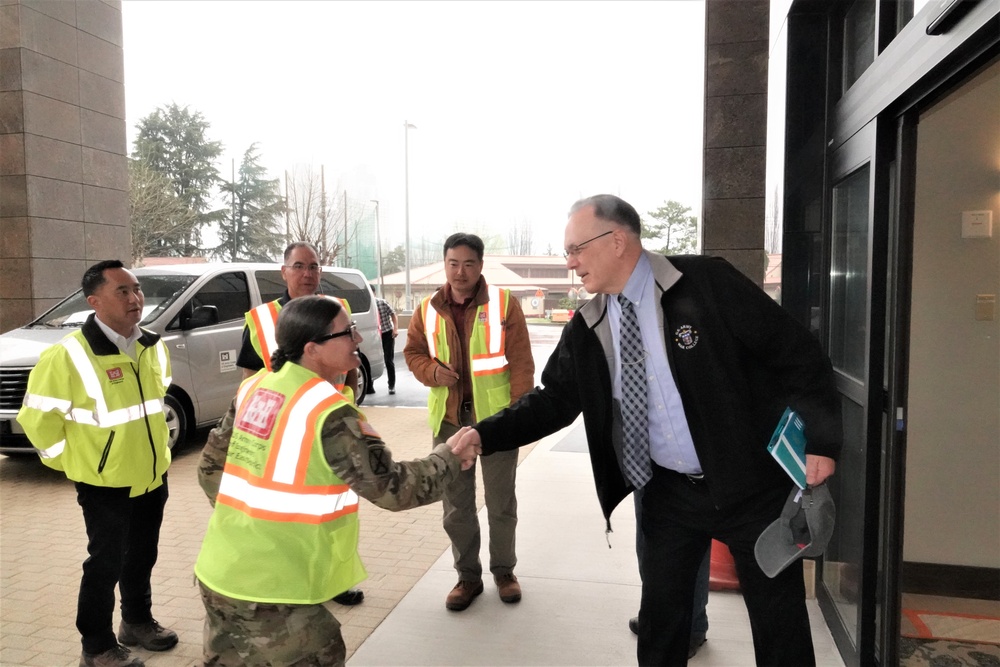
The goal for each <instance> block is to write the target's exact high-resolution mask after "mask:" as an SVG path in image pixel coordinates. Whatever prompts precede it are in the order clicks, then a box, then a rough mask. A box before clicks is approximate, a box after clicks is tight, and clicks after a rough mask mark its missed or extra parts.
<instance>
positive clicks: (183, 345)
mask: <svg viewBox="0 0 1000 667" xmlns="http://www.w3.org/2000/svg"><path fill="white" fill-rule="evenodd" d="M174 347H176V348H177V349H178V350H183V349H185V348H187V345H185V344H184V343H177V345H174Z"/></svg>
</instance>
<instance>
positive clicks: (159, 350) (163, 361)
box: [156, 340, 174, 390]
mask: <svg viewBox="0 0 1000 667" xmlns="http://www.w3.org/2000/svg"><path fill="white" fill-rule="evenodd" d="M156 358H157V359H158V360H159V362H160V376H161V377H162V378H163V389H164V390H166V388H167V387H169V386H170V383H171V382H173V381H174V378H173V376H171V375H168V374H167V346H166V344H164V342H163V341H162V340H160V341H157V343H156Z"/></svg>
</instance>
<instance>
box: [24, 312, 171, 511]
mask: <svg viewBox="0 0 1000 667" xmlns="http://www.w3.org/2000/svg"><path fill="white" fill-rule="evenodd" d="M136 356H137V358H138V361H133V360H132V359H131V358H130V357H129V356H128V355H126V354H123V353H122V352H121V351H120V350H119V349H118V347H117V346H116V345H115V344H114V343H112V342H111V341H110V340H108V337H107V336H106V335H105V334H104V332H103V331H101V329H100V327H99V326H98V324H97V322H96V321H95V320H94V315H93V314H91V316H90V317H89V318H87V321H86V322H85V323H84V325H83V327H82V328H81V329H80V330H79V331H76V332H74V333H72V334H70V335H68V336H66V337H65V338H63V339H62V340H61V341H60V342H58V343H56V344H55V345H53V346H52V347H49V348H48V349H46V350H45V351H44V352H42V354H41V358H40V359H39V360H38V364H36V365H35V367H34V369H32V371H31V375H29V376H28V389H27V392H26V393H25V396H24V404H23V405H22V406H21V410H20V411H19V412H18V414H17V421H18V422H19V423H20V424H21V426H22V427H24V432H25V433H26V434H27V436H28V438H29V439H30V440H31V444H32V445H34V446H35V449H37V450H38V453H39V455H40V456H41V458H42V462H43V463H44V464H45V465H47V466H49V467H51V468H55V469H56V470H62V471H63V472H65V473H66V477H68V478H69V479H71V480H73V481H76V482H84V483H86V484H93V485H95V486H108V487H130V488H131V493H130V495H131V496H132V497H135V496H140V495H142V494H144V493H147V492H149V491H151V490H153V489H155V488H157V487H158V486H160V484H162V483H163V474H164V473H165V472H166V471H167V468H168V467H169V465H170V450H169V448H168V447H167V440H168V431H167V422H166V419H165V417H164V415H163V398H164V396H166V393H167V387H169V386H170V380H171V378H170V372H171V371H170V356H169V355H168V353H167V348H166V346H165V345H164V344H163V341H162V340H160V337H159V336H158V335H157V334H155V333H153V332H151V331H146V330H145V329H144V330H143V331H142V336H141V337H140V338H139V340H138V342H137V343H136Z"/></svg>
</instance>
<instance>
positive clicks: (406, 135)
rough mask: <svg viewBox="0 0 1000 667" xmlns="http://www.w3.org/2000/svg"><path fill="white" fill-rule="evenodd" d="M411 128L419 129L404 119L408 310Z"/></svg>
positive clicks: (410, 304) (409, 301) (409, 306)
mask: <svg viewBox="0 0 1000 667" xmlns="http://www.w3.org/2000/svg"><path fill="white" fill-rule="evenodd" d="M410 129H414V130H415V129H417V126H416V125H411V124H410V123H409V122H407V121H405V120H404V121H403V178H404V181H405V188H406V208H405V213H406V217H405V222H406V310H408V311H410V312H412V311H413V295H412V294H411V293H410Z"/></svg>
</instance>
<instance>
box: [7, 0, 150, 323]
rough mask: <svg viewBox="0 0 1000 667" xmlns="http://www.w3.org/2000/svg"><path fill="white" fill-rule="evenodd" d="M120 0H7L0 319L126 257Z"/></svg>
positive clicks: (31, 309) (39, 307)
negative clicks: (102, 263) (105, 262)
mask: <svg viewBox="0 0 1000 667" xmlns="http://www.w3.org/2000/svg"><path fill="white" fill-rule="evenodd" d="M125 144H126V139H125V86H124V58H123V51H122V13H121V4H120V2H118V1H117V0H115V1H111V0H108V1H104V0H0V331H7V330H9V329H12V328H14V327H16V326H20V325H22V324H24V323H26V322H28V321H29V320H30V319H32V318H33V317H35V316H37V315H39V314H41V313H42V312H43V311H45V310H46V309H48V308H49V307H51V306H52V305H54V304H55V303H56V302H57V301H58V300H59V299H61V298H63V297H64V296H66V295H67V294H69V293H70V292H71V291H72V290H73V289H74V288H75V287H78V286H79V284H80V277H81V275H82V274H83V271H84V270H85V269H86V267H87V266H89V265H90V264H93V263H94V262H95V261H98V260H100V259H106V258H120V259H121V260H122V261H124V262H126V264H128V263H129V259H130V256H131V254H130V247H131V241H130V235H129V227H128V192H127V191H128V172H127V162H126V145H125Z"/></svg>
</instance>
